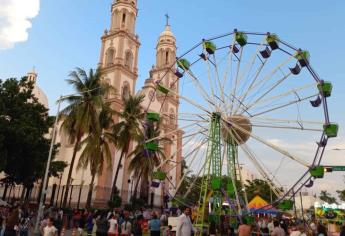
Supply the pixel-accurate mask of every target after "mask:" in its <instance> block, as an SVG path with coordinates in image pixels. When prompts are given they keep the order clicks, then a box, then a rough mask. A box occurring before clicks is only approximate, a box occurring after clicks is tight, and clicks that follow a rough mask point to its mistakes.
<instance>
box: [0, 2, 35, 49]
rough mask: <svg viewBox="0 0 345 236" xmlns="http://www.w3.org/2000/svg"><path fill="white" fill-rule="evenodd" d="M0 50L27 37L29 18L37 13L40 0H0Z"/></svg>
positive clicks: (29, 24) (10, 46) (29, 25)
mask: <svg viewBox="0 0 345 236" xmlns="http://www.w3.org/2000/svg"><path fill="white" fill-rule="evenodd" d="M0 5H1V7H0V50H4V49H9V48H12V47H13V46H14V44H15V43H18V42H24V41H26V40H27V39H28V36H29V35H28V32H27V30H28V29H29V28H31V22H30V20H31V19H33V18H34V17H36V16H37V15H38V12H39V8H40V0H0Z"/></svg>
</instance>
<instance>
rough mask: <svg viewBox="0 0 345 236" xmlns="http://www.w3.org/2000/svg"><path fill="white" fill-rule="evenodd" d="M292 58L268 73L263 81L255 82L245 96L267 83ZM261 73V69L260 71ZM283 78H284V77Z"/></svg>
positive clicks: (290, 58)
mask: <svg viewBox="0 0 345 236" xmlns="http://www.w3.org/2000/svg"><path fill="white" fill-rule="evenodd" d="M293 58H294V57H292V56H290V57H289V58H288V59H286V60H285V61H284V62H282V63H281V64H279V65H278V66H277V67H275V68H274V69H273V70H272V71H271V72H270V73H268V74H267V75H266V76H264V77H263V79H261V80H259V81H257V82H256V83H255V84H253V85H252V86H251V88H250V89H248V90H247V91H246V94H247V95H249V94H250V93H251V92H252V93H253V90H254V89H255V88H257V87H258V86H260V85H261V87H262V86H263V85H264V84H265V83H266V82H267V81H268V80H270V79H271V78H272V76H273V75H275V74H276V73H277V72H278V71H281V69H282V68H283V67H284V66H285V65H286V64H288V63H289V62H290V61H291V60H292V59H293ZM260 71H261V69H260ZM257 76H259V74H257ZM284 77H285V76H284ZM242 100H243V103H244V99H242Z"/></svg>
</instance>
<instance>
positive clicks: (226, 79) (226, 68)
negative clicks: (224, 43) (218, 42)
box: [222, 37, 236, 101]
mask: <svg viewBox="0 0 345 236" xmlns="http://www.w3.org/2000/svg"><path fill="white" fill-rule="evenodd" d="M235 41H236V40H235V37H233V39H232V43H231V45H230V47H229V48H230V50H229V52H228V54H227V63H226V67H225V72H224V77H223V86H222V87H223V91H224V89H225V88H226V84H227V81H228V77H229V76H228V75H229V71H231V67H232V56H233V55H234V52H233V45H234V44H235ZM223 100H224V101H225V98H223Z"/></svg>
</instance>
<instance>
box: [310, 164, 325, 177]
mask: <svg viewBox="0 0 345 236" xmlns="http://www.w3.org/2000/svg"><path fill="white" fill-rule="evenodd" d="M309 172H310V175H311V176H313V177H314V178H318V179H321V178H323V175H324V173H325V168H324V167H323V166H315V167H313V168H311V169H310V170H309Z"/></svg>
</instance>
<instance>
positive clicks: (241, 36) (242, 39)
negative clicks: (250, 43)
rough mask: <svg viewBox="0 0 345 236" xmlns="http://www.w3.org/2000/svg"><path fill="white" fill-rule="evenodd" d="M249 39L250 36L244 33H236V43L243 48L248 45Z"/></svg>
mask: <svg viewBox="0 0 345 236" xmlns="http://www.w3.org/2000/svg"><path fill="white" fill-rule="evenodd" d="M247 38H248V36H247V35H246V34H245V33H243V32H236V33H235V39H236V42H237V43H238V44H239V45H241V47H243V46H244V45H246V44H247Z"/></svg>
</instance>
